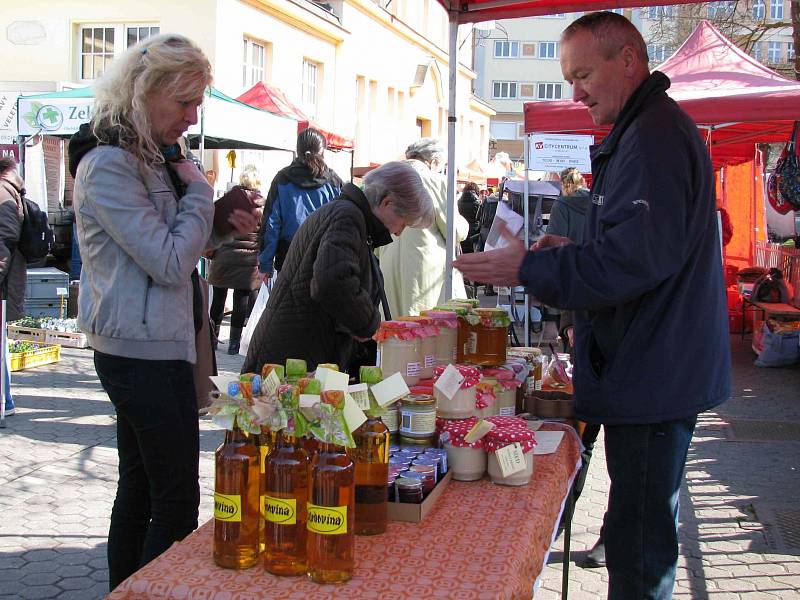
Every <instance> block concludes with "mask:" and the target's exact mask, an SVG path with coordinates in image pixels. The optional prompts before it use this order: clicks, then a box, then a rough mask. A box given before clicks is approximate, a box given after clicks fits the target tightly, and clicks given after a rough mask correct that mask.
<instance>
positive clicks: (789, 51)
mask: <svg viewBox="0 0 800 600" xmlns="http://www.w3.org/2000/svg"><path fill="white" fill-rule="evenodd" d="M786 60H787V62H788V61H790V60H794V42H786Z"/></svg>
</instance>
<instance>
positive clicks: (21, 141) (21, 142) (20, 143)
mask: <svg viewBox="0 0 800 600" xmlns="http://www.w3.org/2000/svg"><path fill="white" fill-rule="evenodd" d="M17 151H18V152H19V174H20V177H22V180H23V181H24V180H25V136H24V135H19V136H17Z"/></svg>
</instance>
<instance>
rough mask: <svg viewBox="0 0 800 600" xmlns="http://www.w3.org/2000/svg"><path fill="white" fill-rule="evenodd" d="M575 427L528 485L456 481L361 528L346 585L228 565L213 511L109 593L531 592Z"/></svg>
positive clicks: (249, 598) (572, 462)
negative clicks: (412, 507) (371, 527)
mask: <svg viewBox="0 0 800 600" xmlns="http://www.w3.org/2000/svg"><path fill="white" fill-rule="evenodd" d="M548 428H549V427H548ZM570 432H572V430H571V429H570ZM570 432H568V433H567V434H566V435H565V436H564V438H563V440H562V441H561V444H560V445H559V447H558V450H557V451H556V452H555V453H554V454H549V455H537V456H536V460H535V472H534V478H533V480H532V481H531V483H530V485H528V486H525V487H505V486H499V485H494V484H492V483H491V482H490V481H489V480H488V479H484V480H482V481H479V482H472V483H462V482H458V481H451V482H450V484H449V486H448V488H447V489H446V490H445V492H444V494H443V495H442V497H441V498H440V499H439V501H438V503H437V505H436V506H435V507H434V509H433V511H432V512H431V513H430V514H429V515H428V517H427V518H426V519H425V521H423V522H422V523H397V522H392V523H390V524H389V528H388V530H387V532H386V533H385V534H383V535H378V536H371V537H361V536H357V537H356V569H355V572H354V574H353V579H351V580H350V581H349V582H347V583H345V584H341V585H336V586H334V585H317V584H315V583H313V582H311V581H309V580H308V579H306V578H304V577H291V578H289V577H275V576H274V575H270V574H269V573H267V572H265V571H264V570H263V568H261V567H260V566H255V567H253V568H251V569H248V570H245V571H234V570H229V569H221V568H219V567H217V566H216V565H215V564H214V561H213V559H212V556H211V546H212V538H213V530H214V523H213V520H211V521H208V522H207V523H205V524H204V525H202V526H201V527H200V528H199V529H198V530H197V531H195V532H194V533H192V534H191V535H190V536H188V537H187V538H186V539H185V540H183V541H182V542H178V543H176V544H174V545H173V546H172V547H171V548H170V549H169V550H167V552H165V553H164V554H162V555H161V556H160V557H158V558H157V559H156V560H154V561H153V562H151V563H150V564H148V565H146V566H145V567H143V568H142V569H140V570H139V571H137V572H136V573H134V574H133V575H132V576H131V577H129V578H128V579H126V580H125V581H124V582H123V583H122V584H121V585H120V586H119V587H118V588H117V589H116V590H114V592H113V593H112V594H111V595H110V596H109V597H108V598H109V599H113V600H120V599H123V598H127V599H134V598H135V599H139V598H150V599H155V598H165V599H167V598H168V599H172V600H179V599H180V600H199V599H203V600H258V599H263V598H280V599H282V600H283V599H298V600H300V599H302V600H308V599H315V600H316V599H318V598H342V599H345V598H352V599H357V600H368V599H376V600H377V599H384V598H393V599H394V598H415V599H417V598H446V599H448V600H452V599H464V600H466V599H470V598H481V599H482V598H487V599H488V598H497V599H501V598H502V599H507V598H526V599H527V600H530V598H531V596H532V595H533V585H534V582H535V580H536V578H537V577H538V576H539V573H540V572H541V570H542V567H543V566H544V560H545V557H546V555H547V550H548V548H549V546H550V542H551V540H552V537H553V531H554V529H555V524H556V520H557V519H558V516H559V514H560V510H561V505H562V502H563V500H564V497H565V496H566V492H567V489H568V485H569V483H570V482H571V480H572V477H574V474H575V471H576V467H577V465H578V461H579V459H580V452H579V441H578V438H577V436H576V435H575V434H574V433H570Z"/></svg>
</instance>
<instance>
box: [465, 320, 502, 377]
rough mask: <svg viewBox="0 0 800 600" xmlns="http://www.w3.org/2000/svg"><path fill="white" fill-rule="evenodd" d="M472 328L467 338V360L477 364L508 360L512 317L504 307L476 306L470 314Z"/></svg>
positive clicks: (497, 362) (500, 363) (499, 362)
mask: <svg viewBox="0 0 800 600" xmlns="http://www.w3.org/2000/svg"><path fill="white" fill-rule="evenodd" d="M467 320H468V321H469V322H470V324H471V326H472V328H471V329H470V331H469V339H468V340H467V348H468V352H467V359H466V360H467V361H468V362H471V363H473V364H476V365H502V364H503V363H504V362H506V346H507V345H508V327H509V325H511V317H509V316H508V313H507V312H506V311H505V310H504V309H502V308H476V309H474V310H473V311H472V312H471V313H470V314H469V315H468V316H467Z"/></svg>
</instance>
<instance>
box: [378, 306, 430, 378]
mask: <svg viewBox="0 0 800 600" xmlns="http://www.w3.org/2000/svg"><path fill="white" fill-rule="evenodd" d="M418 328H419V325H418V324H416V323H409V322H407V321H383V322H382V323H381V325H380V327H379V328H378V331H377V333H376V334H375V336H374V339H375V340H376V341H377V342H378V348H379V352H380V363H381V364H380V367H381V371H382V372H383V377H384V379H387V378H389V377H391V376H392V375H394V374H395V373H400V375H402V377H403V379H404V380H405V382H406V385H408V386H412V385H416V384H417V382H418V381H419V378H420V372H421V369H422V365H421V360H420V349H419V339H418V337H417V332H416V330H417V329H418Z"/></svg>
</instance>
